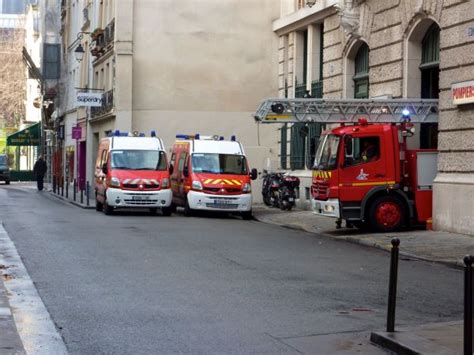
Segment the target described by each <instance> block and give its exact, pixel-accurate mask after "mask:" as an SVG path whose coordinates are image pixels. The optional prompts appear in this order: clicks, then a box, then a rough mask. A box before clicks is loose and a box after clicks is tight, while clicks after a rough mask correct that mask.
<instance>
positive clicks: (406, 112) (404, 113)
mask: <svg viewBox="0 0 474 355" xmlns="http://www.w3.org/2000/svg"><path fill="white" fill-rule="evenodd" d="M402 117H403V118H404V119H406V120H409V119H410V110H408V109H407V108H406V109H404V110H403V111H402Z"/></svg>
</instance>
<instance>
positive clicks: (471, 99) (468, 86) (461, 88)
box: [451, 80, 474, 105]
mask: <svg viewBox="0 0 474 355" xmlns="http://www.w3.org/2000/svg"><path fill="white" fill-rule="evenodd" d="M451 95H452V97H453V105H465V104H472V103H474V80H471V81H463V82H461V83H456V84H452V85H451Z"/></svg>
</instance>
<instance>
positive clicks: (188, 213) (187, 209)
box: [184, 198, 194, 217]
mask: <svg viewBox="0 0 474 355" xmlns="http://www.w3.org/2000/svg"><path fill="white" fill-rule="evenodd" d="M193 214H194V210H193V209H192V208H191V207H189V203H188V199H187V198H186V204H185V205H184V215H185V216H186V217H191V216H192V215H193Z"/></svg>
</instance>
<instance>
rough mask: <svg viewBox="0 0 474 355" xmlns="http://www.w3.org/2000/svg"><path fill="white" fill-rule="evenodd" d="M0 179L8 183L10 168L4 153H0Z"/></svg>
mask: <svg viewBox="0 0 474 355" xmlns="http://www.w3.org/2000/svg"><path fill="white" fill-rule="evenodd" d="M0 181H5V184H7V185H8V184H10V168H9V167H8V157H7V156H6V155H5V154H0Z"/></svg>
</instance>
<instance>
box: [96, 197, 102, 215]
mask: <svg viewBox="0 0 474 355" xmlns="http://www.w3.org/2000/svg"><path fill="white" fill-rule="evenodd" d="M103 209H104V205H102V203H100V202H99V201H97V194H96V195H95V210H96V211H99V212H100V211H102V210H103Z"/></svg>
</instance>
